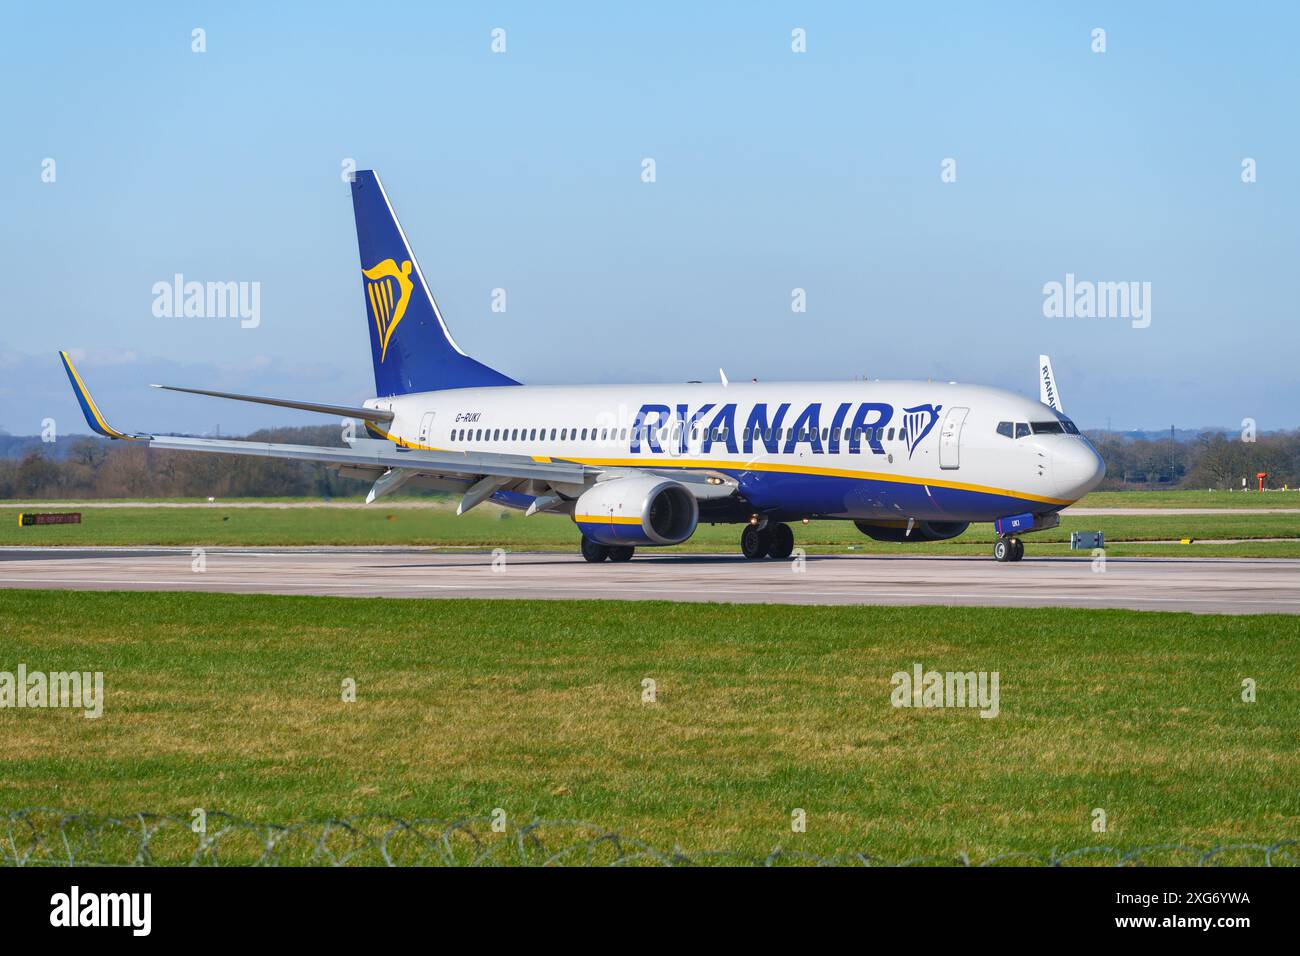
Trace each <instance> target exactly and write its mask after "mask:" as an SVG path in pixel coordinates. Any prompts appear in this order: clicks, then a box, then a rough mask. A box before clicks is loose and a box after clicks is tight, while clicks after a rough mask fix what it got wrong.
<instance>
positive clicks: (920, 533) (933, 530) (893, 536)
mask: <svg viewBox="0 0 1300 956" xmlns="http://www.w3.org/2000/svg"><path fill="white" fill-rule="evenodd" d="M853 523H854V524H855V525H857V526H858V530H859V531H861V532H862V533H863V534H865V535H866V536H867V537H868V538H872V539H874V540H876V541H890V542H893V543H894V544H907V543H908V542H911V541H946V540H948V539H949V538H955V537H957V535H959V534H961V533H962V532H963V531H965V530H966V529H967V528H969V527H970V522H969V521H917V522H916V523H914V524H913V525H912V533H911V534H908V533H907V522H906V521H889V522H884V521H882V522H878V523H872V522H869V521H855V522H853Z"/></svg>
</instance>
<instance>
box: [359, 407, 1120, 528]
mask: <svg viewBox="0 0 1300 956" xmlns="http://www.w3.org/2000/svg"><path fill="white" fill-rule="evenodd" d="M366 405H367V406H368V407H372V408H383V409H387V410H390V411H392V412H393V414H394V419H393V421H392V422H391V424H390V426H389V427H388V428H387V429H386V430H385V431H384V432H383V433H382V434H384V435H385V436H386V437H389V438H391V439H393V440H395V441H398V442H399V443H400V444H404V445H408V446H411V447H420V448H430V449H437V450H446V451H453V452H454V451H465V452H496V453H504V454H518V455H527V456H532V457H535V458H544V459H555V460H568V461H575V462H580V463H583V464H590V465H596V466H602V467H628V468H640V469H652V470H654V471H656V472H658V473H661V474H668V473H671V472H672V471H673V470H676V469H704V470H709V471H714V472H719V473H723V474H726V475H729V476H732V477H734V478H735V479H736V480H737V481H738V482H739V486H740V490H741V492H742V494H744V496H745V497H746V499H747V500H748V501H749V502H752V504H753V507H754V508H755V509H756V510H761V511H764V512H770V513H774V514H780V515H783V516H786V517H827V518H832V517H834V518H873V517H875V518H882V517H887V518H917V519H949V520H967V521H989V520H993V519H995V518H998V517H1003V516H1006V515H1011V514H1017V513H1021V512H1033V513H1038V514H1046V513H1051V512H1055V511H1058V510H1060V509H1061V508H1062V507H1064V506H1065V505H1067V504H1070V503H1071V502H1073V501H1075V500H1077V499H1078V498H1080V497H1082V496H1083V495H1084V494H1086V493H1087V492H1088V491H1090V490H1091V489H1092V488H1094V487H1095V486H1096V485H1097V483H1098V482H1099V481H1100V480H1101V477H1102V475H1103V474H1104V465H1103V464H1102V462H1101V458H1100V457H1099V456H1098V455H1097V453H1096V451H1095V450H1094V449H1093V447H1092V446H1091V444H1089V443H1088V441H1087V440H1086V439H1085V438H1084V437H1082V436H1081V435H1079V434H1077V432H1076V430H1075V429H1074V426H1073V424H1072V423H1070V422H1069V420H1068V419H1065V418H1064V417H1063V416H1059V415H1058V414H1057V413H1056V412H1054V411H1053V410H1052V409H1050V408H1048V407H1047V406H1045V405H1043V404H1041V403H1039V402H1037V401H1034V400H1032V399H1028V398H1024V397H1022V396H1019V395H1015V394H1013V393H1010V392H1005V391H1001V390H998V389H993V388H985V387H980V386H970V385H959V384H955V383H931V382H909V381H896V382H889V381H883V382H838V383H818V382H806V383H805V382H790V383H771V384H769V383H743V384H740V383H733V384H730V385H721V384H694V383H692V384H666V385H620V386H524V385H520V386H509V387H500V388H464V389H448V390H445V391H436V392H424V393H417V394H410V395H402V396H394V397H391V398H379V399H371V400H369V401H367V402H366ZM1000 425H1001V431H999V426H1000Z"/></svg>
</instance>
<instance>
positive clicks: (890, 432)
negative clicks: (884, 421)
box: [889, 428, 894, 441]
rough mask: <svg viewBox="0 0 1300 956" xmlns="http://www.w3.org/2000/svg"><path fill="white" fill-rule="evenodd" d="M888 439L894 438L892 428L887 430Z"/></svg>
mask: <svg viewBox="0 0 1300 956" xmlns="http://www.w3.org/2000/svg"><path fill="white" fill-rule="evenodd" d="M889 440H890V441H893V440H894V430H893V429H892V428H891V429H890V430H889Z"/></svg>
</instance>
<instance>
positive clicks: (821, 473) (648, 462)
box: [366, 422, 1074, 521]
mask: <svg viewBox="0 0 1300 956" xmlns="http://www.w3.org/2000/svg"><path fill="white" fill-rule="evenodd" d="M366 428H368V429H370V430H371V431H372V432H374V433H375V434H377V435H380V436H381V437H383V438H387V439H388V440H389V441H391V442H396V443H397V444H399V445H401V446H402V447H404V448H418V449H422V450H424V451H446V450H448V449H443V448H431V447H429V446H428V445H419V444H416V443H415V442H410V441H407V440H406V439H404V438H398V437H397V436H396V435H390V434H389V433H388V432H386V431H383V430H382V429H379V428H377V427H375V426H374V425H372V424H370V423H369V422H367V423H366ZM464 451H483V452H484V453H487V454H491V452H488V451H487V449H472V448H471V449H464ZM531 457H532V458H533V460H534V461H539V462H549V461H568V462H573V463H574V464H576V465H591V466H593V467H597V468H646V469H648V468H654V469H657V470H660V471H667V470H671V469H673V468H680V469H683V470H693V471H698V470H704V471H762V472H771V473H777V474H790V475H814V476H818V477H824V478H852V479H855V480H858V481H880V482H887V483H893V484H898V485H928V486H929V487H931V488H951V489H953V490H955V491H973V492H976V493H978V494H983V495H998V496H999V497H1003V498H1019V499H1021V500H1023V501H1038V502H1041V503H1042V504H1045V505H1071V504H1074V500H1073V499H1070V498H1051V497H1048V496H1047V495H1035V494H1031V493H1030V492H1028V491H1012V490H1011V489H1009V488H994V487H992V486H989V485H973V484H969V483H967V482H964V481H950V480H948V479H946V478H920V477H916V476H914V475H890V474H885V473H883V472H878V471H854V470H852V469H848V468H825V467H821V466H818V465H794V464H783V463H781V462H775V461H774V462H758V461H747V462H742V461H726V460H723V459H719V460H716V461H714V460H710V459H707V458H704V459H682V458H666V459H656V458H569V457H560V456H547V455H533V456H531ZM599 520H604V519H599ZM636 520H638V521H639V520H640V519H636Z"/></svg>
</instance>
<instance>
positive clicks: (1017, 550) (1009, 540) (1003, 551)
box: [993, 535, 1025, 561]
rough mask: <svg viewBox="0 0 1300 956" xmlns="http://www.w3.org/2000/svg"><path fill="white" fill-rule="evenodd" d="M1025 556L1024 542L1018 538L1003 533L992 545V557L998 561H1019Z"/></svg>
mask: <svg viewBox="0 0 1300 956" xmlns="http://www.w3.org/2000/svg"><path fill="white" fill-rule="evenodd" d="M1024 556H1025V543H1024V542H1023V541H1021V540H1020V539H1019V538H1014V537H1011V536H1009V535H1003V536H1001V537H999V538H998V540H997V541H996V542H995V543H994V545H993V557H994V558H996V559H997V560H999V561H1019V560H1020V559H1021V558H1023V557H1024Z"/></svg>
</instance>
